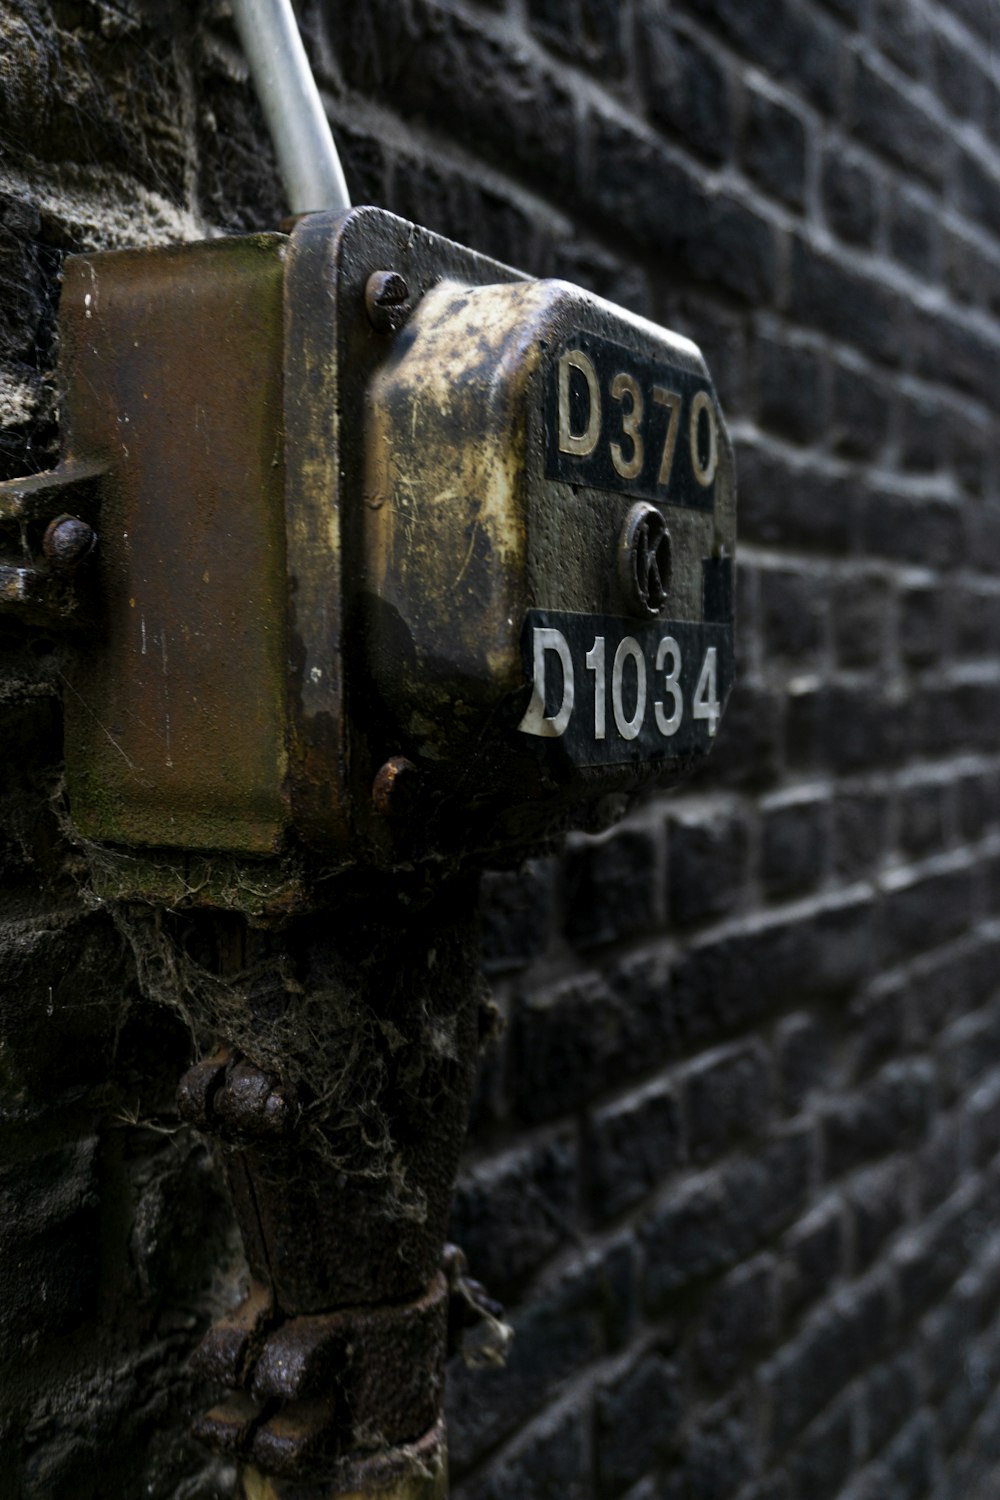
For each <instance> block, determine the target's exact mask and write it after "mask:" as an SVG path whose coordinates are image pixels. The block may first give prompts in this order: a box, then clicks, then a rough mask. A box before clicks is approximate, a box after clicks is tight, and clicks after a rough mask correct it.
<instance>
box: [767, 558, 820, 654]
mask: <svg viewBox="0 0 1000 1500" xmlns="http://www.w3.org/2000/svg"><path fill="white" fill-rule="evenodd" d="M759 594H760V615H761V632H762V641H761V644H762V649H763V653H764V657H765V660H767V661H768V662H772V661H775V660H780V659H782V658H785V659H788V660H790V661H794V662H795V663H796V665H798V666H799V667H810V666H814V665H815V664H816V660H817V658H818V656H819V653H820V651H821V650H822V647H823V640H824V626H825V624H826V619H827V615H828V613H829V605H828V600H827V591H826V587H825V581H824V580H822V579H821V578H817V577H816V576H815V574H812V573H806V572H803V571H800V570H798V569H791V568H789V569H784V568H762V569H761V570H760V583H759Z"/></svg>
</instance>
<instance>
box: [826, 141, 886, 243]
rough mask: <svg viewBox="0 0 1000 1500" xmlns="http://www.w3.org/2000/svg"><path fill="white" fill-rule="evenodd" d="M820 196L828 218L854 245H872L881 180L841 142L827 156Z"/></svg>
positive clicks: (836, 230) (831, 224) (833, 226)
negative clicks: (849, 152) (850, 153)
mask: <svg viewBox="0 0 1000 1500" xmlns="http://www.w3.org/2000/svg"><path fill="white" fill-rule="evenodd" d="M820 196H821V201H822V204H823V213H824V215H825V217H826V222H827V224H828V225H829V226H830V228H831V229H832V230H833V232H834V234H837V235H839V236H840V238H841V239H842V240H847V241H848V243H849V244H852V245H871V244H872V243H873V241H874V239H875V233H876V230H877V229H878V219H879V203H880V201H881V191H880V184H879V182H878V180H877V178H876V176H875V173H874V172H873V171H872V170H871V168H870V167H869V166H868V164H867V163H866V162H865V161H863V160H862V159H861V158H860V157H855V156H851V155H849V154H848V153H846V152H845V151H844V149H843V146H842V145H841V144H840V142H838V143H837V144H836V145H835V146H832V147H830V148H829V149H828V150H827V151H826V152H825V154H824V156H823V167H822V174H821V177H820Z"/></svg>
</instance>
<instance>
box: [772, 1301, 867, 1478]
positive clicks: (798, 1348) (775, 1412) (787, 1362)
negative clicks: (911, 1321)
mask: <svg viewBox="0 0 1000 1500" xmlns="http://www.w3.org/2000/svg"><path fill="white" fill-rule="evenodd" d="M889 1325H890V1302H889V1296H888V1293H887V1291H886V1289H885V1287H884V1286H882V1285H881V1284H880V1283H878V1282H872V1283H870V1284H868V1285H859V1286H857V1287H854V1288H852V1289H851V1293H850V1295H847V1294H846V1293H844V1294H842V1295H841V1297H840V1298H839V1299H838V1300H837V1302H836V1303H835V1304H834V1305H833V1306H832V1307H829V1308H825V1309H823V1310H822V1311H820V1312H818V1313H817V1314H816V1316H815V1317H814V1318H812V1319H811V1320H810V1322H809V1323H808V1324H807V1325H806V1326H805V1328H804V1329H803V1330H802V1332H801V1334H800V1335H799V1336H798V1338H797V1339H795V1341H794V1342H793V1343H791V1344H788V1345H786V1346H785V1348H784V1349H782V1350H781V1352H780V1353H779V1354H778V1355H777V1357H776V1358H775V1359H774V1361H773V1362H772V1363H771V1365H770V1366H769V1367H767V1368H765V1370H764V1372H763V1382H764V1385H765V1387H766V1388H767V1389H768V1390H769V1391H770V1394H771V1399H772V1443H773V1446H774V1449H775V1451H776V1452H779V1453H780V1452H781V1451H783V1450H784V1448H785V1447H786V1446H787V1444H788V1443H789V1441H790V1440H791V1439H792V1438H793V1437H794V1436H795V1435H796V1434H797V1433H798V1432H800V1431H801V1429H802V1428H803V1427H805V1426H806V1424H807V1423H808V1422H811V1421H812V1419H813V1417H815V1416H816V1415H818V1413H819V1412H820V1411H822V1409H823V1407H824V1406H826V1405H827V1403H828V1402H829V1401H830V1400H831V1399H832V1398H833V1397H834V1396H835V1395H837V1393H838V1392H839V1391H841V1390H842V1389H843V1388H844V1386H846V1385H847V1384H848V1382H849V1381H850V1380H852V1379H853V1378H854V1377H855V1376H856V1375H858V1374H859V1373H860V1372H861V1370H862V1369H863V1368H864V1366H865V1365H866V1364H867V1363H868V1362H869V1361H870V1360H871V1359H872V1358H873V1356H875V1355H877V1354H878V1353H879V1351H880V1350H881V1349H882V1348H883V1346H884V1344H885V1342H886V1337H887V1334H888V1330H889Z"/></svg>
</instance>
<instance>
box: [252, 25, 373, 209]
mask: <svg viewBox="0 0 1000 1500" xmlns="http://www.w3.org/2000/svg"><path fill="white" fill-rule="evenodd" d="M233 19H234V21H235V22H236V30H237V32H238V33H239V38H240V41H241V43H242V44H243V51H244V52H245V53H246V57H247V62H248V63H249V64H250V75H251V77H252V78H253V82H254V87H255V88H256V90H257V96H258V98H259V99H260V102H261V105H262V106H263V110H264V116H265V118H266V120H267V125H268V129H269V130H270V132H271V139H272V140H273V142H274V149H275V151H276V152H277V156H278V166H279V168H280V170H281V179H282V182H283V183H284V185H285V191H286V193H287V195H288V204H289V207H290V208H291V211H292V213H293V214H304V213H313V212H315V211H316V210H318V209H324V208H325V209H334V210H338V209H339V210H344V209H348V208H350V206H351V200H350V196H349V194H348V191H347V183H346V182H345V181H344V172H343V168H342V167H341V165H340V157H339V156H338V154H337V147H336V145H335V143H334V139H333V134H332V132H331V130H330V123H329V121H328V120H327V118H326V112H325V110H324V109H323V105H322V102H321V100H320V97H319V90H318V89H317V87H316V80H315V79H314V78H313V75H312V68H311V67H310V66H309V59H308V57H307V56H306V49H305V48H304V47H303V45H302V38H301V36H300V35H299V28H298V23H297V22H296V20H295V14H294V12H293V10H292V5H291V0H233Z"/></svg>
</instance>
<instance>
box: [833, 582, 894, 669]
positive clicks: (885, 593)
mask: <svg viewBox="0 0 1000 1500" xmlns="http://www.w3.org/2000/svg"><path fill="white" fill-rule="evenodd" d="M893 603H894V600H893V595H892V593H891V591H890V588H889V585H888V582H887V580H886V578H885V577H884V576H882V575H881V574H878V573H863V574H854V575H853V576H852V577H851V578H849V579H845V580H844V582H843V583H840V584H838V585H836V587H835V588H834V593H833V638H834V645H835V647H836V651H837V660H838V662H839V664H840V665H841V666H842V667H874V666H878V665H880V664H881V663H882V662H883V661H884V659H885V655H886V652H887V650H888V645H889V626H890V622H891V618H892V614H893Z"/></svg>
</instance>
